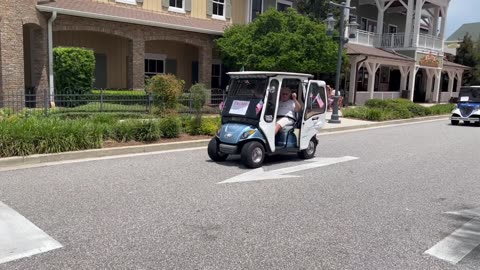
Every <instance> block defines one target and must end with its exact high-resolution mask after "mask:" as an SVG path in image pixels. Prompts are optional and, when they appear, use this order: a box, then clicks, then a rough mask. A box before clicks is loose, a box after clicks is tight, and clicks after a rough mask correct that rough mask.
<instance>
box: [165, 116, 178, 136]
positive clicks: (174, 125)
mask: <svg viewBox="0 0 480 270" xmlns="http://www.w3.org/2000/svg"><path fill="white" fill-rule="evenodd" d="M160 130H161V131H162V133H163V137H165V138H178V137H180V133H181V131H182V121H181V120H180V119H179V118H178V117H174V116H167V117H165V118H164V119H162V120H161V121H160Z"/></svg>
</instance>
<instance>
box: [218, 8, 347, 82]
mask: <svg viewBox="0 0 480 270" xmlns="http://www.w3.org/2000/svg"><path fill="white" fill-rule="evenodd" d="M325 32H326V29H325V25H324V24H322V23H317V22H314V21H312V20H311V19H309V18H308V17H305V16H302V15H300V14H298V13H297V12H296V11H295V10H294V9H291V8H290V9H288V10H287V11H285V12H279V11H276V10H274V9H270V10H268V11H267V12H265V13H264V14H262V15H261V16H259V17H258V18H257V19H255V21H253V22H252V23H250V24H248V25H233V26H231V27H229V28H228V29H226V30H225V33H224V36H223V37H221V38H219V39H217V40H216V42H217V45H218V47H219V49H220V53H221V56H222V58H223V61H224V63H225V64H226V65H227V66H229V67H230V68H231V69H234V70H235V69H236V70H239V69H240V68H242V67H244V68H245V69H246V70H268V71H289V72H308V73H330V72H335V69H336V65H337V50H338V44H337V43H336V42H335V41H333V40H332V39H331V38H330V37H328V36H327V35H326V33H325ZM344 58H346V57H344Z"/></svg>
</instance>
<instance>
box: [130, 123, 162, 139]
mask: <svg viewBox="0 0 480 270" xmlns="http://www.w3.org/2000/svg"><path fill="white" fill-rule="evenodd" d="M161 137H162V131H161V129H160V123H159V122H158V121H150V120H149V121H142V122H140V123H139V125H138V127H137V129H136V130H135V132H134V139H135V141H137V142H155V141H158V140H160V138H161Z"/></svg>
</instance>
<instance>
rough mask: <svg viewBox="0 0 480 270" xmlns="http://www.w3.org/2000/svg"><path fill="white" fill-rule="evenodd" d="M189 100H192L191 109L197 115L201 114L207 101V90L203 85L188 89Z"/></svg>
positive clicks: (198, 84)
mask: <svg viewBox="0 0 480 270" xmlns="http://www.w3.org/2000/svg"><path fill="white" fill-rule="evenodd" d="M190 94H191V96H190V98H191V99H192V103H193V109H194V110H195V112H196V113H197V114H201V112H202V108H203V105H205V102H206V101H207V89H206V88H205V85H203V84H200V83H197V84H195V85H193V86H192V87H190Z"/></svg>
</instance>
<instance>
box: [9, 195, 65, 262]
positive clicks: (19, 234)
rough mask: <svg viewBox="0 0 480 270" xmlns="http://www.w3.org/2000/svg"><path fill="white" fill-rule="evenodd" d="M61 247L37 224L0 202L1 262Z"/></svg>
mask: <svg viewBox="0 0 480 270" xmlns="http://www.w3.org/2000/svg"><path fill="white" fill-rule="evenodd" d="M61 247H62V245H61V244H60V243H59V242H57V241H56V240H55V239H53V238H51V237H50V236H49V235H48V234H46V233H45V232H43V231H42V230H41V229H40V228H38V227H37V226H35V224H33V223H31V222H30V221H29V220H28V219H26V218H25V217H23V216H22V215H20V214H19V213H17V212H15V210H13V209H12V208H10V207H8V206H7V205H6V204H4V203H2V202H0V264H2V263H5V262H9V261H13V260H17V259H20V258H23V257H30V256H32V255H35V254H39V253H43V252H47V251H50V250H54V249H57V248H61Z"/></svg>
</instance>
